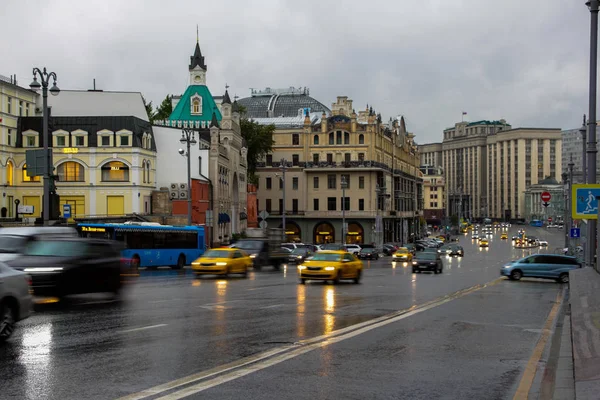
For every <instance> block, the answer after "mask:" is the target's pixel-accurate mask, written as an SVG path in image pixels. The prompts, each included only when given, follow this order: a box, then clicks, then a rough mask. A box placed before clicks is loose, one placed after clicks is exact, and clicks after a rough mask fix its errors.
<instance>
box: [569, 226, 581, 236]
mask: <svg viewBox="0 0 600 400" xmlns="http://www.w3.org/2000/svg"><path fill="white" fill-rule="evenodd" d="M570 236H571V238H580V237H581V231H580V230H579V228H571V234H570Z"/></svg>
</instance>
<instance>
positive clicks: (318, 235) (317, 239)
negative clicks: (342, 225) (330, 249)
mask: <svg viewBox="0 0 600 400" xmlns="http://www.w3.org/2000/svg"><path fill="white" fill-rule="evenodd" d="M313 237H314V244H325V243H335V229H333V226H332V225H331V224H330V223H329V222H322V223H320V224H318V225H317V226H316V227H315V230H314V233H313Z"/></svg>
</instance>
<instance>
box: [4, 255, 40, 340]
mask: <svg viewBox="0 0 600 400" xmlns="http://www.w3.org/2000/svg"><path fill="white" fill-rule="evenodd" d="M0 283H1V285H0V343H2V342H4V341H6V340H8V338H10V336H11V335H12V333H13V332H14V330H15V324H16V323H17V322H18V321H20V320H22V319H25V318H27V317H29V314H31V308H32V306H33V297H32V296H31V293H30V289H31V277H30V276H29V275H27V274H25V273H23V272H21V271H17V270H15V269H12V268H10V267H9V266H7V265H6V264H3V263H0Z"/></svg>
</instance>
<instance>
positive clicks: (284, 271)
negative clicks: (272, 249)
mask: <svg viewBox="0 0 600 400" xmlns="http://www.w3.org/2000/svg"><path fill="white" fill-rule="evenodd" d="M283 277H284V278H286V277H287V264H284V265H283Z"/></svg>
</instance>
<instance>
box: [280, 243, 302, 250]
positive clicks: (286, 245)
mask: <svg viewBox="0 0 600 400" xmlns="http://www.w3.org/2000/svg"><path fill="white" fill-rule="evenodd" d="M304 246H306V245H305V244H304V243H281V247H286V248H288V249H290V250H294V249H297V248H300V247H304Z"/></svg>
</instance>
